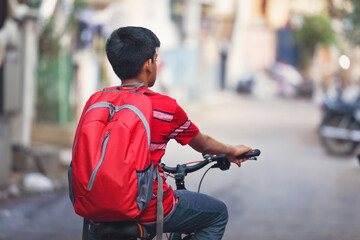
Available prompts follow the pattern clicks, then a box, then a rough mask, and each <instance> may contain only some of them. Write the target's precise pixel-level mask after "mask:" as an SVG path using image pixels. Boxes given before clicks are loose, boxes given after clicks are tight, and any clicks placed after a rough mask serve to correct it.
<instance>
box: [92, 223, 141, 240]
mask: <svg viewBox="0 0 360 240" xmlns="http://www.w3.org/2000/svg"><path fill="white" fill-rule="evenodd" d="M97 235H98V237H99V238H100V239H101V240H121V239H129V240H130V239H138V238H140V239H146V237H147V231H146V229H145V227H144V226H143V225H141V224H140V223H138V222H133V221H119V222H102V223H101V224H100V226H99V228H98V230H97Z"/></svg>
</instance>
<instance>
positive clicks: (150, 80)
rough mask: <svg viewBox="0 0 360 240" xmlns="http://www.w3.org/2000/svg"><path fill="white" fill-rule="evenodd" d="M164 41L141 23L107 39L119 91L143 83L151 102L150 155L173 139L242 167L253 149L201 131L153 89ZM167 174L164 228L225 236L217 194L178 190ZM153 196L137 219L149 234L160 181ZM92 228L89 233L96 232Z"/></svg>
mask: <svg viewBox="0 0 360 240" xmlns="http://www.w3.org/2000/svg"><path fill="white" fill-rule="evenodd" d="M159 47H160V41H159V39H158V38H157V37H156V35H155V34H154V33H153V32H151V31H150V30H148V29H146V28H142V27H122V28H119V29H117V30H115V31H114V32H113V33H112V34H111V36H110V37H109V39H108V40H107V43H106V54H107V57H108V59H109V62H110V63H111V65H112V68H113V70H114V72H115V73H116V75H117V76H118V77H119V78H120V79H121V86H120V88H121V89H132V88H136V87H138V86H139V85H140V84H144V85H145V86H143V87H140V88H139V91H140V92H146V95H147V96H148V97H149V98H150V100H151V103H152V106H153V121H152V126H151V145H150V157H151V160H152V162H153V163H157V162H160V160H161V158H162V156H163V155H164V153H165V149H166V145H167V142H168V141H169V140H170V139H175V140H176V141H177V142H178V143H180V144H182V145H186V144H189V145H190V146H191V147H192V148H193V149H195V150H196V151H198V152H201V153H204V154H222V153H225V154H227V156H228V159H229V161H231V162H234V163H236V164H237V165H238V166H239V167H240V165H241V162H243V161H245V160H246V159H240V160H239V159H236V158H235V156H238V155H241V154H243V153H246V152H248V151H250V150H251V148H249V147H246V146H243V145H238V146H231V145H226V144H223V143H221V142H219V141H217V140H215V139H213V138H212V137H210V136H207V135H205V134H203V133H201V132H200V131H199V129H198V128H197V127H196V126H195V124H193V123H192V122H191V121H190V120H189V119H188V117H187V115H186V113H185V112H184V110H183V109H182V108H181V107H180V106H179V105H178V104H177V103H176V101H175V100H174V99H172V98H170V97H168V96H164V95H161V94H158V93H155V92H152V91H151V90H149V89H148V88H149V87H152V86H153V85H154V84H155V81H156V71H157V63H156V61H157V55H158V54H157V50H158V48H159ZM160 172H161V175H162V176H163V177H162V178H163V207H164V225H163V226H164V232H195V235H194V236H193V238H192V239H204V240H205V239H206V240H209V239H214V240H215V239H221V238H222V236H223V234H224V231H225V227H226V224H227V221H228V212H227V208H226V206H225V204H224V203H223V202H221V201H219V200H217V199H215V198H213V197H210V196H207V195H205V194H201V193H195V192H190V191H186V190H181V191H174V190H173V189H172V188H171V187H170V186H169V185H168V184H167V183H166V181H165V180H166V179H165V175H164V174H163V171H162V169H160ZM153 192H154V195H153V198H152V199H151V201H150V204H149V206H148V207H147V208H146V209H145V210H144V211H143V212H142V213H141V215H140V216H139V219H138V220H139V221H140V222H141V223H142V224H143V225H145V226H146V228H147V230H148V232H149V233H152V234H155V233H156V201H157V181H154V185H153ZM94 228H95V226H94V225H91V227H90V237H91V235H92V232H94Z"/></svg>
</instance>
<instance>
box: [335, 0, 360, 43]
mask: <svg viewBox="0 0 360 240" xmlns="http://www.w3.org/2000/svg"><path fill="white" fill-rule="evenodd" d="M346 5H347V6H351V7H350V9H351V10H349V9H347V8H349V7H347V8H346V7H344V8H342V9H340V10H339V11H340V14H341V16H342V18H343V19H344V31H345V36H346V38H347V39H348V41H349V42H350V43H351V45H359V44H360V1H359V0H344V6H346Z"/></svg>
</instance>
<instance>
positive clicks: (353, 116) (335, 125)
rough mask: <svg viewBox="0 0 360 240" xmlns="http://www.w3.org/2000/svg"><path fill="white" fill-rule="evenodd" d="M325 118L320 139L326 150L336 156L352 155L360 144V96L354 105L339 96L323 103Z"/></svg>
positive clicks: (322, 122)
mask: <svg viewBox="0 0 360 240" xmlns="http://www.w3.org/2000/svg"><path fill="white" fill-rule="evenodd" d="M323 111H324V116H323V119H322V121H321V125H320V131H319V134H320V139H321V143H322V145H323V147H324V148H325V150H326V151H327V152H328V153H330V154H334V155H351V154H353V153H354V151H355V149H356V147H357V146H358V144H359V143H360V96H359V97H357V99H356V100H355V101H354V102H353V103H347V102H344V101H343V100H342V98H341V95H339V96H338V97H337V98H336V99H335V100H330V99H326V100H325V101H324V103H323Z"/></svg>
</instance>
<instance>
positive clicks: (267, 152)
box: [0, 93, 360, 240]
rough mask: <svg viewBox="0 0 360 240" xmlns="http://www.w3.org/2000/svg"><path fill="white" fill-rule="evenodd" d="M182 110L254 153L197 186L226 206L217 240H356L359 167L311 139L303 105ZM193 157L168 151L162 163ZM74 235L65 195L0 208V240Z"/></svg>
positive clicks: (313, 116) (228, 99) (313, 120)
mask: <svg viewBox="0 0 360 240" xmlns="http://www.w3.org/2000/svg"><path fill="white" fill-rule="evenodd" d="M220 99H221V101H220ZM185 109H186V110H187V111H188V112H189V116H190V118H191V119H192V120H193V121H194V122H196V124H197V125H198V127H199V128H200V129H201V130H202V131H203V132H205V133H208V134H210V135H212V136H214V137H216V138H218V139H219V140H223V141H226V142H228V143H232V144H237V143H243V144H246V145H249V146H252V147H254V148H260V149H261V150H262V155H261V157H260V158H259V160H258V161H248V162H246V163H244V164H243V166H242V167H241V168H237V167H235V165H234V167H232V168H231V169H230V170H229V171H227V172H221V171H219V170H216V169H214V170H211V171H210V172H209V173H208V174H207V175H206V177H205V179H204V182H203V185H202V192H203V193H207V194H211V195H213V196H215V197H218V198H219V199H221V200H223V201H224V202H225V203H226V204H227V206H228V209H229V213H230V221H229V224H228V227H227V231H226V234H225V237H224V239H229V240H238V239H246V240H269V239H271V240H300V239H301V240H304V239H306V240H335V239H336V240H339V239H341V240H357V239H360V228H359V227H358V226H359V223H360V191H359V190H360V167H359V166H358V163H357V161H356V159H355V157H350V158H335V157H330V156H328V155H326V154H325V153H324V151H323V150H322V148H321V147H320V145H319V143H318V138H317V135H316V128H317V124H318V122H319V119H320V115H319V111H318V109H317V107H316V106H314V105H312V104H311V102H309V101H304V100H256V99H252V98H244V97H239V96H235V95H234V96H233V95H229V94H225V93H223V94H220V95H217V97H216V98H215V97H214V98H212V99H208V101H207V103H206V104H205V103H201V104H195V105H192V106H191V107H190V106H185ZM200 157H201V156H200V155H199V154H198V153H195V152H193V151H191V149H190V148H189V147H179V146H178V145H177V144H175V143H172V144H170V145H169V148H168V151H167V153H166V154H165V162H166V163H167V164H169V165H172V163H176V162H187V161H193V160H198V159H199V158H200ZM204 171H205V170H204ZM204 171H202V172H199V174H195V175H194V174H192V175H189V176H188V177H187V182H186V184H187V187H188V188H189V189H190V190H195V189H197V185H198V183H199V180H200V178H201V175H202V174H201V173H203V172H204ZM170 183H171V184H173V182H172V180H170ZM80 231H81V220H80V218H78V217H77V216H75V215H74V214H73V213H72V209H71V205H70V202H69V200H68V197H67V195H66V192H58V193H52V194H46V195H42V196H36V197H32V198H27V199H25V200H19V201H15V202H9V203H5V204H3V205H1V206H0V239H8V240H20V239H21V240H35V239H36V240H42V239H44V240H45V239H51V240H60V239H62V240H66V239H69V240H70V239H74V240H76V239H80Z"/></svg>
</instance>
